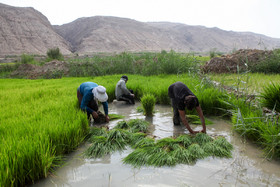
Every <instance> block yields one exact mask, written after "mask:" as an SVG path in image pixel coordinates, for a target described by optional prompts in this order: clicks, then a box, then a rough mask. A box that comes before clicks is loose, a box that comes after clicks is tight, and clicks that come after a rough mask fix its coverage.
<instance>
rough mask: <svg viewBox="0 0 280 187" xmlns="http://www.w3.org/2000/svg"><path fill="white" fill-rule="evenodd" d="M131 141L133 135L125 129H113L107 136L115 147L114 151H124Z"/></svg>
mask: <svg viewBox="0 0 280 187" xmlns="http://www.w3.org/2000/svg"><path fill="white" fill-rule="evenodd" d="M130 139H131V133H129V132H128V131H126V130H123V129H112V130H110V131H109V133H108V136H107V141H108V142H110V144H111V145H112V146H114V147H113V150H124V149H125V147H126V146H127V145H128V144H129V142H130Z"/></svg>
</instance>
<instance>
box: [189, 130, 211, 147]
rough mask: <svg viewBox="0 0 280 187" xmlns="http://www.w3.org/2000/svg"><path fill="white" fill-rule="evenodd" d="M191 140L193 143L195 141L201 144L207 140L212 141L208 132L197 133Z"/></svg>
mask: <svg viewBox="0 0 280 187" xmlns="http://www.w3.org/2000/svg"><path fill="white" fill-rule="evenodd" d="M192 141H193V143H197V144H199V145H200V146H201V145H204V144H206V143H208V142H212V141H213V138H211V137H210V136H209V135H208V134H205V133H198V134H196V135H195V137H193V139H192Z"/></svg>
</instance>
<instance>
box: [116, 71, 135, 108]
mask: <svg viewBox="0 0 280 187" xmlns="http://www.w3.org/2000/svg"><path fill="white" fill-rule="evenodd" d="M127 81H128V77H127V76H126V75H123V76H122V77H121V79H120V80H119V82H118V83H117V85H116V89H115V95H116V98H117V100H118V101H126V102H127V103H130V104H135V102H134V94H133V91H132V90H128V89H127V88H126V83H127Z"/></svg>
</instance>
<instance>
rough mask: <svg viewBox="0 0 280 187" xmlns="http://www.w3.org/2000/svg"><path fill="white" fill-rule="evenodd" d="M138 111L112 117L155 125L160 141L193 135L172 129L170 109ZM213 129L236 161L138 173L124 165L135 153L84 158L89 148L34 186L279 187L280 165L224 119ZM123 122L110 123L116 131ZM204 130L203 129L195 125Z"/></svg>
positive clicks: (124, 108)
mask: <svg viewBox="0 0 280 187" xmlns="http://www.w3.org/2000/svg"><path fill="white" fill-rule="evenodd" d="M137 106H139V103H137V104H136V105H134V106H131V105H125V104H123V103H112V104H110V105H109V112H110V113H115V114H121V115H124V116H125V120H129V119H135V118H140V119H146V120H148V121H149V122H150V123H151V126H150V129H149V130H150V133H151V134H152V135H154V136H155V137H156V138H164V137H170V136H173V135H178V134H183V133H188V131H187V130H186V128H184V127H180V126H179V127H177V126H176V127H174V126H173V124H172V109H171V107H170V106H156V107H155V110H156V113H155V115H154V116H153V117H152V118H146V117H145V116H143V114H141V113H138V112H137V111H136V107H137ZM211 120H212V121H213V122H214V124H213V125H208V126H207V133H208V134H210V135H223V136H225V137H226V138H227V140H228V141H229V142H231V143H232V144H233V145H234V151H233V154H232V155H233V158H230V159H226V158H212V157H208V158H205V159H203V160H199V161H197V162H196V163H195V164H194V165H177V166H175V167H161V168H153V167H142V168H140V169H134V168H132V167H131V166H130V165H124V164H122V158H124V157H125V156H127V155H128V154H129V153H130V152H131V151H132V150H131V149H128V150H126V151H123V152H121V153H120V152H117V153H113V154H112V155H108V156H106V157H105V158H102V159H85V158H83V157H82V156H81V154H82V152H83V151H84V150H85V149H86V148H87V147H88V145H87V144H86V145H83V146H81V147H80V148H79V149H78V150H77V151H76V152H75V153H73V154H71V155H69V158H68V161H67V162H66V163H65V165H64V166H63V167H61V168H59V169H58V170H56V171H55V173H54V174H52V175H51V176H50V177H48V178H47V179H44V180H41V181H40V182H38V183H37V184H35V185H33V186H35V187H49V186H71V187H89V186H98V187H99V186H112V187H119V186H122V187H123V186H128V187H131V186H141V187H151V186H162V187H167V186H207V187H211V186H280V163H279V162H271V161H266V160H265V159H264V158H263V157H262V151H261V150H260V149H258V147H256V146H254V145H252V144H250V143H249V142H245V141H244V139H242V138H240V136H239V135H238V134H235V133H233V132H232V130H231V125H230V124H228V123H226V122H225V121H223V120H219V119H211ZM118 121H120V120H117V121H111V122H110V123H109V127H110V128H113V127H114V126H115V125H116V123H117V122H118ZM192 128H194V129H196V130H199V129H201V126H195V125H193V126H192Z"/></svg>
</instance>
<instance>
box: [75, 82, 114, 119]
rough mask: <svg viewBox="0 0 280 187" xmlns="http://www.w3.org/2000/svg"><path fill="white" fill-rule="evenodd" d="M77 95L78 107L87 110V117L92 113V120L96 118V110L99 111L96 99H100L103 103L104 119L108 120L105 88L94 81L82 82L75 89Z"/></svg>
mask: <svg viewBox="0 0 280 187" xmlns="http://www.w3.org/2000/svg"><path fill="white" fill-rule="evenodd" d="M77 97H78V100H79V105H80V108H81V109H82V110H83V111H86V112H87V116H88V119H89V117H90V115H92V117H93V119H94V120H97V119H98V114H97V112H99V111H98V104H97V101H100V102H101V103H102V105H103V109H104V113H105V120H106V122H109V120H110V118H109V116H108V102H107V100H108V95H107V93H106V88H104V87H103V86H98V85H97V84H96V83H94V82H84V83H82V84H81V85H80V86H79V87H78V89H77Z"/></svg>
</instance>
